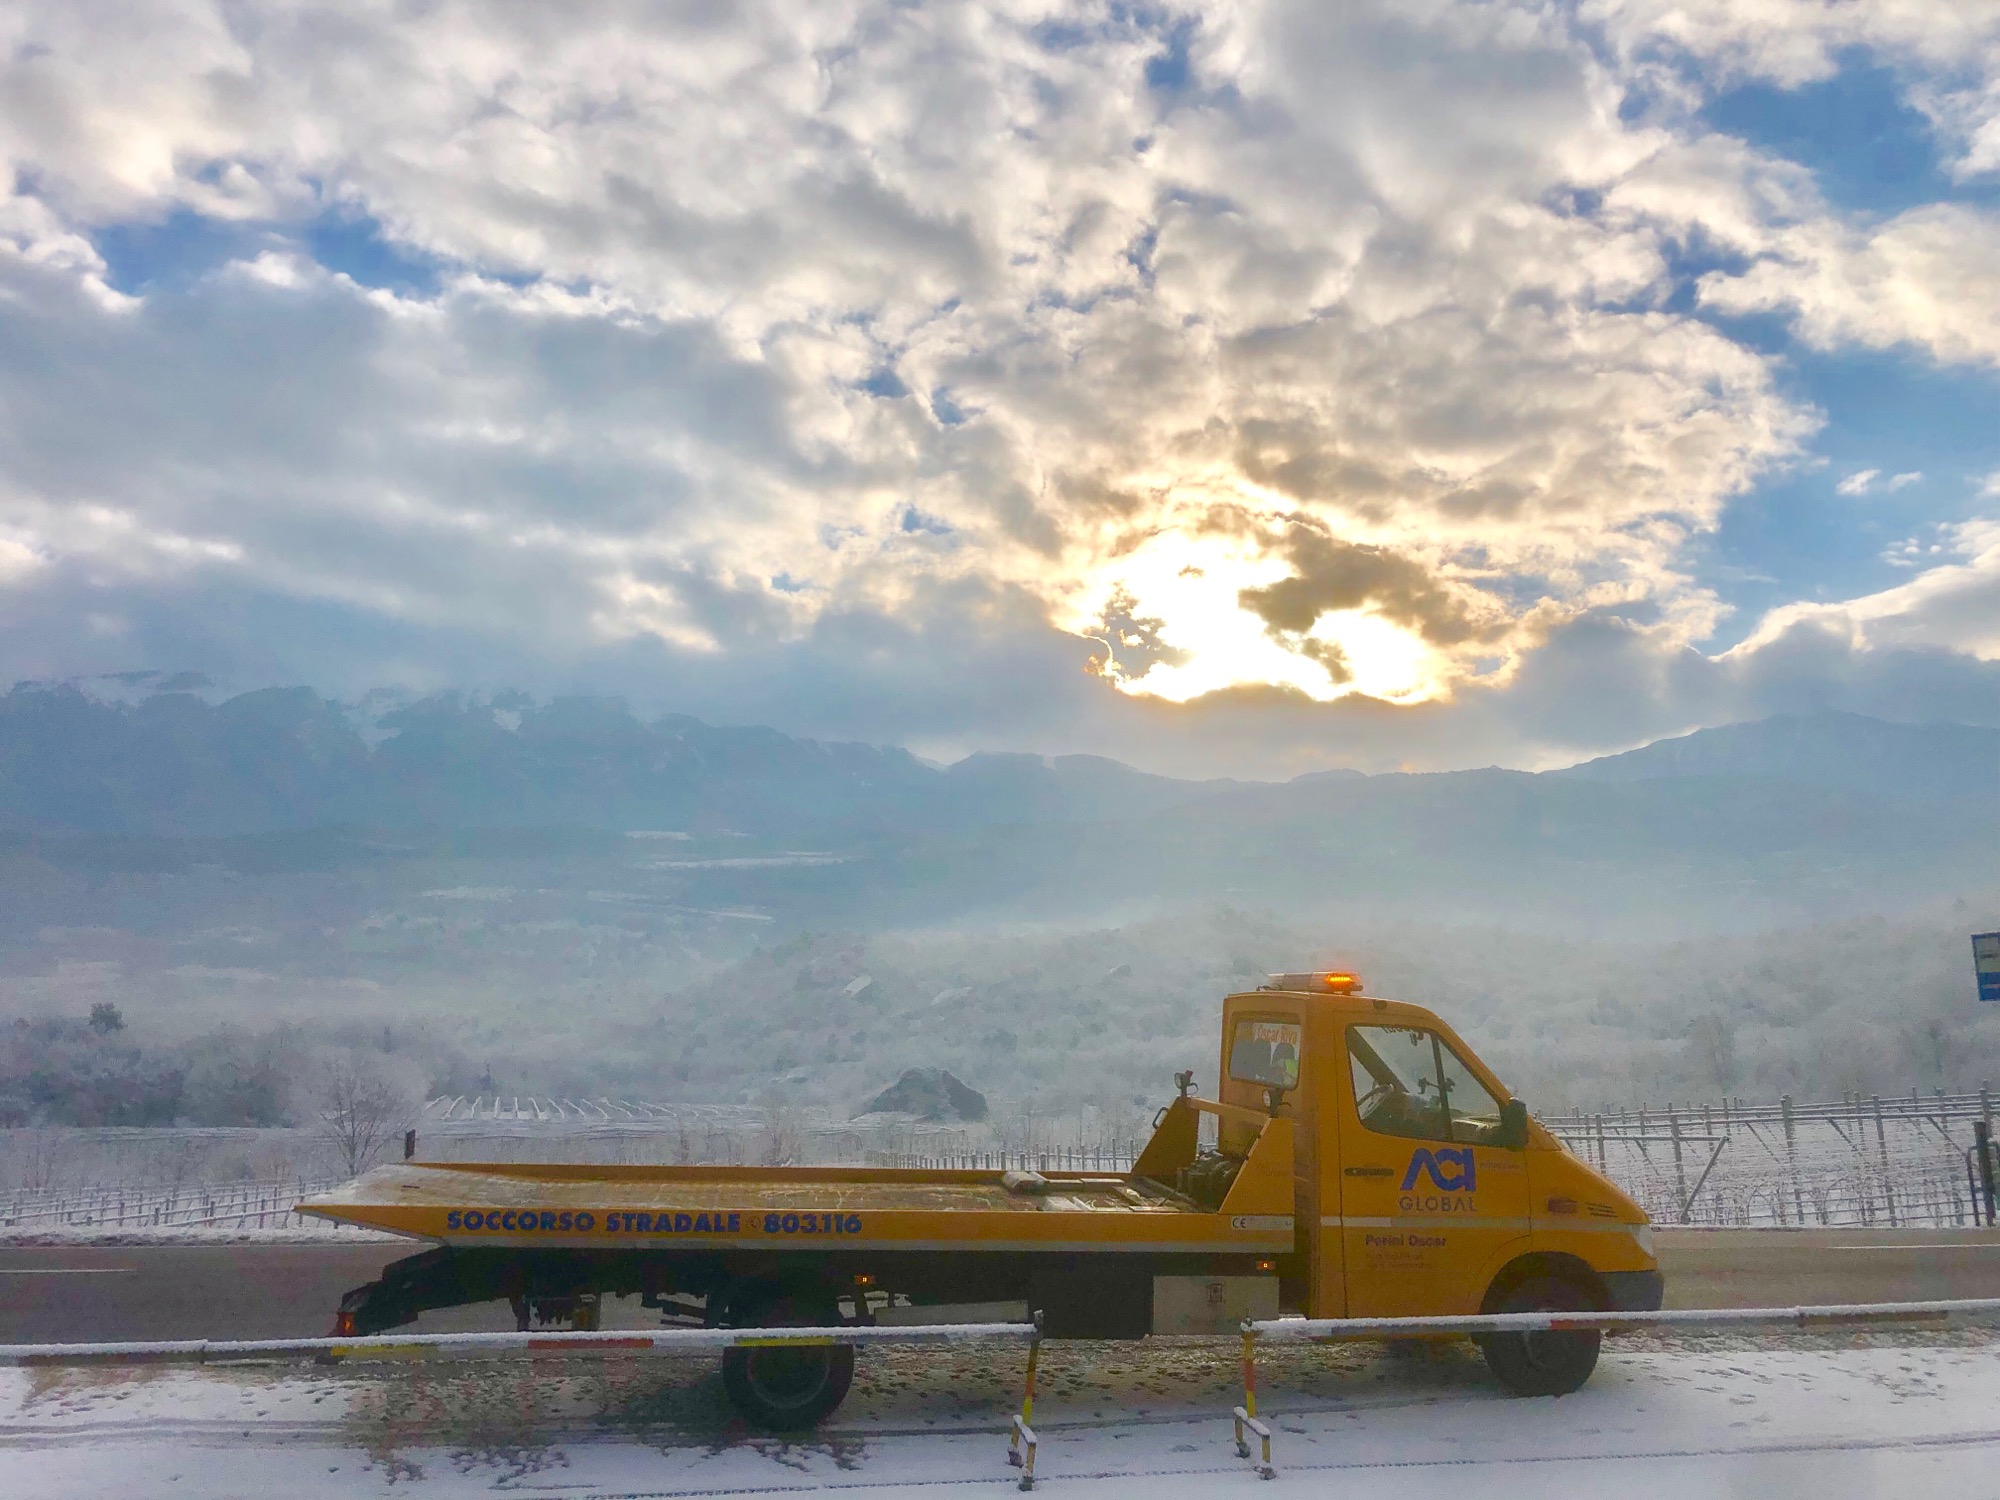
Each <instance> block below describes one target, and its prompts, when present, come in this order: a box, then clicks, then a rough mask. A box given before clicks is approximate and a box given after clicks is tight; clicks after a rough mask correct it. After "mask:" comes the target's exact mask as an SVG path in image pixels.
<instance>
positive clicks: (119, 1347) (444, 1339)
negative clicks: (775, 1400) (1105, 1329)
mask: <svg viewBox="0 0 2000 1500" xmlns="http://www.w3.org/2000/svg"><path fill="white" fill-rule="evenodd" d="M1041 1339H1042V1330H1041V1326H1040V1324H1039V1322H1035V1323H923V1324H911V1325H908V1326H904V1327H891V1328H845V1327H843V1328H661V1329H635V1330H632V1331H630V1332H625V1331H614V1332H601V1331H589V1332H575V1331H562V1330H558V1331H555V1332H550V1333H420V1334H408V1335H404V1336H402V1337H396V1336H394V1335H375V1336H370V1337H363V1338H322V1339H167V1340H153V1341H144V1342H124V1343H93V1344H0V1366H8V1365H15V1366H22V1365H25V1366H44V1367H45V1366H50V1365H106V1364H134V1365H158V1364H192V1365H205V1364H223V1363H229V1362H234V1361H241V1360H279V1359H299V1358H306V1357H312V1358H315V1359H321V1360H334V1361H344V1360H367V1359H422V1358H426V1357H429V1356H433V1355H436V1356H444V1357H454V1356H455V1357H460V1358H464V1357H467V1356H474V1357H476V1356H478V1355H482V1354H506V1353H514V1352H520V1353H530V1354H672V1353H677V1352H680V1351H684V1350H694V1349H798V1348H823V1347H826V1346H828V1345H833V1344H847V1345H855V1346H860V1345H874V1344H971V1343H992V1342H1006V1343H1024V1344H1026V1345H1027V1346H1028V1377H1027V1387H1026V1394H1025V1395H1024V1396H1023V1397H1022V1400H1021V1410H1020V1412H1019V1413H1018V1414H1016V1415H1015V1416H1014V1418H1013V1419H1012V1421H1011V1422H1010V1423H1009V1427H1008V1443H1007V1462H1008V1464H1009V1465H1011V1466H1012V1467H1014V1468H1017V1469H1019V1470H1020V1471H1021V1477H1020V1487H1021V1488H1022V1489H1024V1490H1031V1489H1033V1488H1034V1487H1035V1449H1036V1446H1037V1439H1036V1437H1035V1430H1034V1428H1033V1427H1031V1426H1029V1423H1030V1421H1032V1419H1033V1417H1034V1413H1035V1367H1036V1364H1037V1362H1038V1360H1039V1356H1040V1353H1041Z"/></svg>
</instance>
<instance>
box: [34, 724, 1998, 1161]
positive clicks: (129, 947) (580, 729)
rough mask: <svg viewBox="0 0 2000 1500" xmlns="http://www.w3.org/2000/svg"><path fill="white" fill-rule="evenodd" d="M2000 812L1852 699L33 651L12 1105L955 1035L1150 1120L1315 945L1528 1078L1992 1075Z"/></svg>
mask: <svg viewBox="0 0 2000 1500" xmlns="http://www.w3.org/2000/svg"><path fill="white" fill-rule="evenodd" d="M1996 826H2000V731H1996V730H1992V729H1986V728H1978V727H1968V726H1959V725H1950V724H1928V725H1912V724H1895V723H1889V722H1886V721H1881V720H1876V719H1869V718H1863V717H1859V716H1852V715H1842V714H1831V713H1828V714H1818V715H1804V716H1795V717H1790V718H1777V719H1770V720H1765V721H1762V722H1758V723H1751V724H1744V725H1736V726H1729V727H1725V728H1720V729H1714V730H1707V731H1702V732H1699V733H1696V734H1694V735H1691V736H1688V737H1684V738H1681V739H1677V740H1671V741H1665V742H1660V743H1656V744H1654V745H1651V746H1648V747H1645V748H1643V749H1640V750H1636V751H1633V752H1629V753H1627V754H1623V755H1618V756H1613V757H1609V758H1605V759H1600V760H1596V761H1591V762H1587V763H1584V764H1581V765H1578V766H1574V767H1571V768H1568V769H1565V770H1558V771H1549V772H1543V773H1539V774H1527V773H1522V772H1511V771H1500V770H1468V771H1461V772H1448V773H1434V774H1428V775H1402V774H1384V775H1373V776H1364V775H1361V774H1359V773H1353V772H1348V773H1317V774H1312V775H1307V776H1303V777H1299V778H1297V779H1295V780H1292V781H1289V782H1251V781H1208V782H1189V781H1178V780H1173V779H1170V778H1165V777H1158V776H1150V775H1145V774H1142V773H1139V772H1136V771H1133V770H1130V769H1128V768H1126V767H1124V766H1122V765H1119V764H1118V763H1116V762H1111V761H1106V760H1100V759H1091V758H1082V757H1065V758H1056V759H1052V760H1044V759H1042V758H1040V757H1031V756H995V755H978V756H973V757H971V758H968V759H965V760H961V761H959V762H957V763H956V764H953V765H949V766H939V765H936V764H933V763H930V762H927V761H925V760H923V759H920V758H918V757H916V756H913V755H911V754H909V753H907V752H905V751H901V750H898V749H895V748H888V747H874V746H866V745H852V744H846V745H825V744H819V743H816V742H812V741H801V740H796V739H793V738H790V737H787V736H785V735H782V734H779V733H777V732H776V731H772V730H767V729H755V728H742V729H730V728H717V727H712V726H709V725H705V724H702V723H700V722H698V721H696V720H693V719H689V718H686V717H681V716H677V717H669V718H664V719H655V720H653V721H651V722H642V721H641V720H640V719H639V718H637V717H635V716H633V715H632V714H631V713H630V712H629V711H628V710H627V709H626V708H625V707H624V706H623V705H622V704H620V703H618V702H615V701H610V700H567V701H562V700H558V701H550V702H537V701H534V700H531V699H529V698H527V697H526V696H525V695H500V696H498V697H490V696H489V697H480V696H466V695H451V696H445V697H438V698H432V699H428V700H422V701H418V702H414V703H404V704H402V705H400V706H397V707H394V708H392V709H388V710H384V709H382V708H381V707H380V705H379V704H376V705H372V706H371V705H366V704H364V705H361V706H353V705H348V706H343V705H340V704H337V703H334V702H331V701H328V700H324V699H321V698H319V697H317V696H315V695H313V694H311V693H309V692H305V691H303V690H294V691H285V692H260V693H251V694H245V695H239V696H236V697H234V698H219V697H218V696H217V695H213V694H208V695H203V694H200V693H197V692H188V691H173V690H169V691H156V692H151V693H147V694H140V695H137V696H136V698H133V697H131V696H128V698H127V699H126V700H125V701H115V700H110V699H107V698H105V697H103V696H92V695H89V694H86V693H84V692H82V691H80V690H78V689H77V688H74V687H63V686H49V687H42V686H33V685H23V686H21V687H18V688H16V689H15V690H14V691H13V692H12V693H11V694H10V695H8V696H7V697H6V698H4V699H0V882H4V896H5V900H4V906H0V923H4V926H0V1014H11V1015H12V1016H14V1017H16V1018H18V1019H17V1023H16V1025H15V1028H14V1030H13V1031H12V1032H11V1033H10V1046H9V1050H8V1052H7V1053H6V1054H5V1061H4V1064H0V1066H3V1067H4V1074H0V1115H4V1117H5V1119H6V1121H7V1122H8V1123H30V1122H43V1121H45V1122H62V1123H79V1124H97V1123H168V1122H171V1121H175V1120H185V1121H193V1122H198V1123H216V1124H221V1123H239V1124H269V1123H277V1122H281V1121H284V1120H287V1119H290V1118H293V1117H295V1116H296V1114H297V1112H298V1104H297V1097H296V1096H297V1092H298V1080H299V1079H300V1078H301V1077H304V1076H307V1075H309V1074H311V1072H312V1071H313V1067H314V1063H313V1062H312V1059H314V1058H316V1057H323V1056H324V1055H327V1054H328V1051H329V1049H332V1050H333V1051H341V1050H347V1051H352V1050H354V1049H360V1050H361V1051H363V1052H365V1053H367V1054H369V1055H370V1056H374V1055H376V1054H381V1055H382V1056H383V1057H384V1058H385V1059H393V1060H394V1065H395V1067H396V1068H398V1069H401V1070H402V1071H403V1073H404V1074H405V1075H407V1077H408V1078H409V1080H410V1085H411V1087H413V1088H421V1089H423V1090H428V1091H430V1092H433V1093H437V1094H442V1095H454V1094H464V1095H472V1094H478V1093H489V1094H490V1093H493V1092H501V1093H506V1094H515V1093H519V1094H547V1095H571V1096H576V1097H592V1098H595V1097H600V1096H604V1095H611V1096H616V1097H627V1098H636V1099H649V1100H686V1101H706V1102H716V1103H749V1104H759V1105H764V1106H778V1105H784V1104H792V1105H800V1106H806V1105H809V1106H812V1107H815V1108H822V1109H825V1110H828V1111H830V1112H831V1113H832V1114H833V1115H834V1117H836V1118H839V1117H842V1116H844V1115H846V1114H850V1113H854V1112H857V1111H859V1110H860V1109H861V1108H862V1107H863V1105H864V1103H865V1102H866V1100H867V1099H868V1098H869V1097H871V1096H872V1095H873V1094H874V1093H876V1092H877V1091H879V1090H880V1089H881V1088H882V1087H883V1086H884V1085H886V1084H888V1083H890V1082H892V1081H893V1080H894V1079H895V1078H896V1077H898V1076H899V1074H900V1073H901V1072H902V1071H903V1070H904V1069H906V1068H910V1067H943V1068H946V1069H949V1070H951V1071H952V1072H953V1073H954V1074H956V1075H957V1076H958V1077H960V1078H962V1079H964V1080H965V1081H966V1082H968V1083H970V1084H971V1085H972V1086H974V1087H975V1088H977V1089H979V1090H981V1091H983V1092H984V1093H985V1094H986V1095H987V1096H988V1097H989V1098H992V1099H995V1100H1004V1101H1010V1102H1011V1103H1012V1104H1013V1105H1014V1106H1016V1107H1018V1108H1023V1109H1031V1110H1043V1111H1069V1110H1076V1109H1079V1108H1081V1107H1083V1106H1085V1105H1091V1106H1094V1107H1098V1108H1103V1109H1107V1110H1115V1111H1124V1112H1128V1113H1129V1114H1130V1115H1131V1116H1132V1117H1133V1118H1134V1119H1137V1118H1138V1117H1139V1116H1141V1115H1143V1116H1145V1117H1147V1118H1150V1112H1151V1109H1152V1108H1153V1106H1154V1105H1156V1104H1157V1103H1158V1102H1159V1100H1160V1099H1161V1098H1163V1097H1165V1096H1166V1094H1167V1093H1168V1092H1169V1089H1170V1076H1171V1074H1172V1073H1173V1072H1174V1071H1175V1070H1177V1069H1179V1068H1183V1067H1192V1068H1194V1069H1195V1070H1196V1072H1197V1075H1198V1076H1203V1077H1205V1076H1208V1075H1210V1074H1212V1073H1213V1070H1214V1067H1215V1052H1216V1037H1215V1034H1214V1015H1215V1005H1216V1002H1217V1000H1218V999H1219V998H1220V996H1221V995H1222V994H1224V993H1226V992H1228V991H1229V990H1232V989H1238V988H1249V987H1254V986H1255V985H1256V984H1258V983H1260V982H1262V979H1263V976H1264V975H1265V974H1267V973H1269V972H1273V971H1277V970H1282V969H1298V968H1302V967H1308V966H1312V965H1318V964H1323V965H1350V966H1353V967H1355V968H1356V969H1358V970H1359V971H1360V972H1361V973H1362V974H1363V975H1364V976H1365V977H1366V978H1367V980H1368V982H1369V985H1370V989H1371V992H1373V993H1379V994H1385V995H1390V996H1394V997H1396V998H1403V999H1410V1000H1415V1001H1418V1002H1420V1003H1424V1004H1428V1005H1432V1006H1434V1007H1436V1008H1437V1009H1439V1010H1440V1011H1441V1012H1442V1013H1444V1014H1445V1015H1446V1016H1448V1017H1450V1018H1452V1019H1453V1020H1454V1022H1455V1023H1456V1024H1458V1025H1459V1026H1460V1027H1461V1029H1462V1030H1463V1031H1464V1032H1465V1033H1466V1035H1467V1036H1468V1038H1469V1039H1471V1040H1472V1041H1473V1043H1474V1045H1475V1046H1476V1047H1478V1048H1479V1049H1480V1050H1481V1052H1482V1054H1483V1055H1485V1056H1487V1057H1488V1058H1489V1059H1490V1060H1491V1061H1492V1062H1493V1064H1494V1066H1495V1067H1496V1068H1498V1069H1499V1070H1500V1071H1501V1073H1502V1075H1503V1076H1504V1077H1505V1078H1506V1079H1507V1080H1508V1081H1509V1082H1510V1083H1511V1084H1512V1085H1513V1086H1514V1087H1516V1088H1517V1089H1518V1090H1520V1091H1521V1093H1522V1094H1523V1096H1524V1097H1528V1098H1530V1099H1532V1100H1533V1101H1534V1103H1535V1105H1536V1107H1537V1108H1558V1107H1593V1106H1600V1105H1605V1104H1625V1103H1644V1102H1648V1101H1664V1100H1668V1099H1707V1098H1718V1097H1722V1096H1724V1095H1754V1096H1759V1097H1769V1096H1774V1095H1776V1094H1779V1093H1795V1094H1799V1095H1801V1096H1818V1095H1834V1094H1838V1093H1841V1092H1844V1091H1847V1090H1854V1089H1860V1090H1864V1091H1884V1092H1888V1091H1903V1092H1907V1091H1908V1090H1909V1089H1911V1088H1922V1089H1925V1090H1930V1089H1934V1088H1938V1087H1947V1088H1951V1089H1959V1088H1965V1087H1976V1086H1977V1085H1978V1083H1979V1082H1980V1081H1981V1080H1983V1079H1985V1078H1987V1077H1990V1076H1992V1075H1993V1074H1994V1073H1995V1072H1996V1071H2000V1056H1996V1053H2000V1025H1994V1024H1989V1023H1988V1022H1987V1021H1986V1019H1985V1017H1984V1016H1983V1015H1982V1014H1979V1013H1976V1012H1975V1010H1974V1007H1973V1006H1972V1005H1971V1004H1970V1003H1969V1002H1970V989H1971V976H1970V972H1969V965H1968V963H1967V955H1966V953H1965V933H1966V932H1967V931H1968V930H1973V929H1975V928H1979V927H1980V926H1981V925H1982V924H1984V925H1988V926H1990V925H1993V924H1992V920H1991V919H1992V917H1993V915H1994V907H1995V900H1996V895H2000V887H1996V880H1995V857H1994V851H1995V848H1996V839H1995V833H1996ZM106 1005H110V1006H114V1007H115V1008H116V1011H117V1014H118V1017H119V1019H120V1021H121V1022H122V1025H121V1026H120V1027H118V1028H117V1029H115V1030H105V1029H102V1028H93V1027H92V1026H91V1025H90V1021H89V1018H90V1016H91V1014H92V1011H93V1007H102V1006H106ZM1211 1081H1212V1080H1211Z"/></svg>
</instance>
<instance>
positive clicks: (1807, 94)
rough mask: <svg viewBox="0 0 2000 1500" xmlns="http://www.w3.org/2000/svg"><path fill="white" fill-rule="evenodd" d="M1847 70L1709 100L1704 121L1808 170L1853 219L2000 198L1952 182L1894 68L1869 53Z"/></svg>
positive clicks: (1988, 188)
mask: <svg viewBox="0 0 2000 1500" xmlns="http://www.w3.org/2000/svg"><path fill="white" fill-rule="evenodd" d="M1841 64H1842V65H1841V69H1840V71H1839V72H1838V73H1836V74H1835V75H1834V76H1833V77H1831V78H1826V79H1822V80H1820V81H1818V82H1815V83H1807V84H1802V85H1800V86H1799V87H1798V88H1794V89H1785V88H1779V87H1777V86H1776V85H1775V84H1770V83H1761V82H1758V83H1746V84H1742V85H1740V86H1738V87H1736V88H1733V89H1730V90H1729V91H1728V92H1726V93H1723V94H1719V95H1717V96H1716V97H1715V98H1714V99H1712V100H1710V101H1709V103H1708V105H1707V107H1706V108H1704V109H1703V111H1702V119H1703V122H1704V123H1705V124H1707V125H1708V126H1709V127H1710V128H1711V129H1714V130H1719V131H1721V132H1723V133H1724V134H1726V135H1732V136H1735V137H1737V138H1738V139H1740V140H1745V141H1748V142H1749V143H1750V144H1751V145H1753V146H1756V147H1758V148H1760V149H1762V150H1764V151H1767V152H1769V153H1770V154H1772V155H1774V156H1782V157H1784V158H1785V159H1786V160H1787V161H1794V162H1797V163H1798V164H1799V165H1800V166H1802V167H1806V168H1808V169H1810V170H1811V172H1812V173H1813V175H1814V177H1815V178H1817V179H1818V182H1819V188H1820V191H1821V192H1822V193H1824V194H1825V195H1826V199H1827V201H1828V202H1829V203H1831V204H1833V205H1834V206H1835V207H1836V208H1842V209H1846V210H1848V211H1849V212H1857V213H1867V214H1882V215H1890V214H1898V213H1901V212H1903V211H1904V210H1905V209H1910V208H1915V207H1917V206H1918V205H1919V204H1924V203H1935V202H1938V201H1940V200H1943V199H1960V200H1982V201H1986V202H1992V201H1995V200H1996V198H2000V190H1996V188H1995V187H1994V186H1993V185H1992V184H1990V183H1987V184H1979V183H1971V184H1967V183H1958V182H1954V181H1953V180H1952V178H1951V175H1950V174H1949V172H1948V171H1946V170H1945V162H1944V159H1943V154H1942V153H1941V152H1940V150H1939V146H1938V141H1937V138H1936V136H1935V134H1934V133H1933V131H1932V129H1931V122H1930V121H1929V120H1928V119H1926V118H1925V117H1924V116H1923V115H1922V114H1921V113H1919V112H1918V111H1917V110H1916V109H1914V108H1912V107H1911V106H1910V104H1909V102H1908V100H1907V98H1906V97H1905V86H1904V84H1903V82H1902V81H1901V80H1900V79H1898V78H1897V76H1896V74H1895V73H1894V72H1893V71H1892V70H1891V69H1889V68H1886V67H1884V66H1883V65H1882V64H1881V63H1879V62H1877V61H1875V60H1874V59H1873V58H1872V57H1871V56H1870V55H1869V54H1868V53H1867V52H1865V51H1861V50H1855V51H1850V52H1848V53H1847V54H1846V55H1845V56H1843V58H1842V59H1841Z"/></svg>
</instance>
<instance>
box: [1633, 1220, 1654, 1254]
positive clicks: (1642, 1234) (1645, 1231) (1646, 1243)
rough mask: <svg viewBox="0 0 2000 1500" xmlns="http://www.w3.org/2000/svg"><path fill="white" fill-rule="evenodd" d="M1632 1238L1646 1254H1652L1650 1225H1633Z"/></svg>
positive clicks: (1651, 1230)
mask: <svg viewBox="0 0 2000 1500" xmlns="http://www.w3.org/2000/svg"><path fill="white" fill-rule="evenodd" d="M1632 1238H1633V1239H1635V1240H1637V1241H1638V1242H1639V1248H1640V1249H1641V1250H1643V1251H1645V1252H1646V1254H1648V1255H1652V1254H1653V1226H1652V1225H1651V1224H1634V1225H1633V1226H1632Z"/></svg>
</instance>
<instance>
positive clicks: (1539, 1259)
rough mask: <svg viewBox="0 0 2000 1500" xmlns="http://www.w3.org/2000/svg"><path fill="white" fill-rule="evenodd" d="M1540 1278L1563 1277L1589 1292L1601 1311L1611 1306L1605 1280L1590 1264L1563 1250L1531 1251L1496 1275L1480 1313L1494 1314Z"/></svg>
mask: <svg viewBox="0 0 2000 1500" xmlns="http://www.w3.org/2000/svg"><path fill="white" fill-rule="evenodd" d="M1536 1276H1553V1277H1560V1278H1561V1279H1562V1280H1564V1281H1568V1282H1573V1283H1574V1284H1576V1285H1578V1286H1580V1287H1582V1288H1584V1289H1585V1291H1586V1292H1587V1293H1588V1294H1589V1296H1590V1299H1591V1301H1592V1303H1593V1304H1594V1305H1595V1306H1596V1307H1597V1308H1598V1309H1599V1310H1604V1309H1608V1308H1609V1307H1610V1306H1611V1293H1610V1290H1609V1289H1608V1288H1607V1287H1606V1286H1605V1285H1604V1278H1603V1277H1601V1276H1599V1275H1598V1274H1597V1272H1596V1271H1595V1270H1593V1269H1592V1268H1591V1265H1590V1262H1588V1261H1586V1260H1584V1259H1583V1258H1582V1257H1580V1256H1576V1255H1571V1254H1569V1253H1567V1252H1566V1251H1562V1250H1531V1251H1529V1252H1528V1253H1527V1254H1526V1255H1517V1256H1515V1257H1514V1258H1513V1259H1512V1260H1510V1261H1508V1262H1507V1263H1506V1264H1505V1265H1503V1266H1502V1267H1501V1268H1500V1269H1499V1270H1498V1271H1497V1272H1495V1273H1494V1276H1493V1280H1492V1281H1490V1282H1489V1283H1487V1287H1486V1294H1485V1296H1483V1297H1482V1298H1480V1301H1479V1310H1480V1311H1481V1312H1483V1313H1486V1312H1492V1311H1493V1309H1494V1308H1496V1307H1498V1306H1499V1305H1500V1303H1501V1301H1502V1299H1504V1298H1505V1297H1506V1295H1507V1294H1508V1293H1509V1292H1511V1291H1513V1290H1514V1288H1515V1287H1517V1286H1519V1285H1520V1284H1521V1283H1522V1282H1524V1281H1527V1280H1530V1279H1531V1278H1533V1277H1536Z"/></svg>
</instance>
